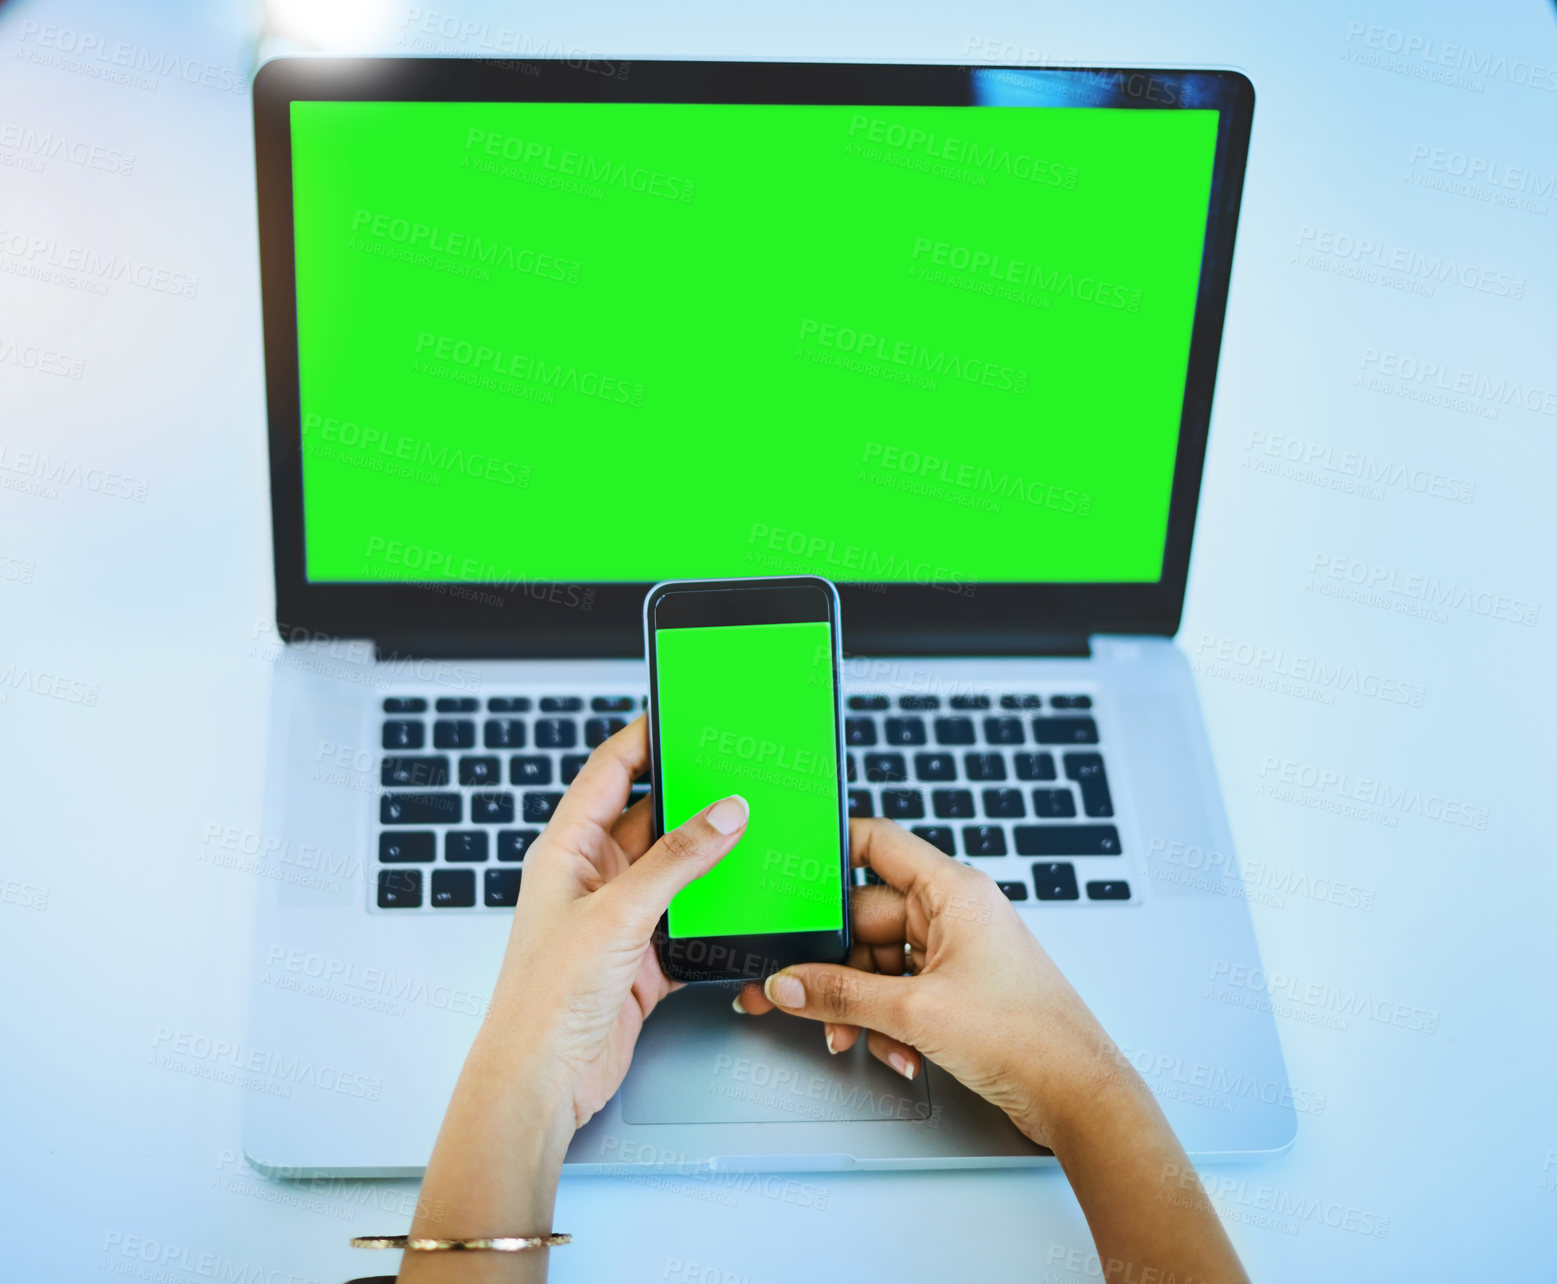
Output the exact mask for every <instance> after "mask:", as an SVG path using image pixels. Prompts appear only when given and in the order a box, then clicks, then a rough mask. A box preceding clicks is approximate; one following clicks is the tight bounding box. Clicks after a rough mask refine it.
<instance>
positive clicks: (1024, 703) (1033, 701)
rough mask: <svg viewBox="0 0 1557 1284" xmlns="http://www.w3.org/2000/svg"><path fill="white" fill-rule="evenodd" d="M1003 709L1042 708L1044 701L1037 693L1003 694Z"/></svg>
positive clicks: (1001, 703)
mask: <svg viewBox="0 0 1557 1284" xmlns="http://www.w3.org/2000/svg"><path fill="white" fill-rule="evenodd" d="M1000 707H1001V708H1002V709H1041V708H1043V701H1042V700H1041V699H1040V698H1039V697H1037V696H1035V695H1003V696H1001V697H1000Z"/></svg>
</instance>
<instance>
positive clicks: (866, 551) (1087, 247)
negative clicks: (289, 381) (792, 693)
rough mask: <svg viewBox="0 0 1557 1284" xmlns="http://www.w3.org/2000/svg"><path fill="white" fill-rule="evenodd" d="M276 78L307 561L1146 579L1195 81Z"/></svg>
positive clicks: (360, 575)
mask: <svg viewBox="0 0 1557 1284" xmlns="http://www.w3.org/2000/svg"><path fill="white" fill-rule="evenodd" d="M291 112H292V116H291V120H292V179H293V201H294V223H295V229H294V230H295V246H296V268H297V328H298V345H299V353H298V356H299V369H300V381H301V402H302V450H303V506H304V531H305V540H306V549H307V573H308V577H309V578H310V579H311V580H315V581H389V580H422V581H428V580H449V581H456V580H457V581H467V582H473V581H504V582H521V581H522V582H532V581H561V582H579V581H582V582H588V581H612V580H637V581H654V580H660V579H666V578H684V577H685V578H694V577H705V578H706V577H717V576H735V575H754V574H755V575H774V574H783V575H791V574H801V573H814V574H819V575H825V576H828V577H830V578H832V579H834V580H841V581H854V582H867V583H889V582H909V583H971V582H980V581H1137V582H1140V581H1153V580H1156V579H1158V578H1159V577H1160V574H1161V569H1162V556H1163V549H1164V543H1165V539H1166V532H1167V521H1168V500H1169V492H1170V488H1171V483H1172V478H1173V465H1174V457H1175V451H1176V448H1177V441H1178V426H1179V418H1180V413H1181V409H1182V403H1183V397H1184V383H1185V375H1186V370H1187V366H1188V353H1189V343H1190V330H1191V323H1192V320H1193V316H1194V308H1195V298H1196V292H1197V288H1198V283H1199V272H1200V259H1201V252H1202V246H1203V242H1204V236H1205V226H1206V213H1207V202H1208V200H1209V193H1210V184H1211V175H1212V160H1213V152H1214V145H1215V141H1216V130H1217V114H1216V112H1214V111H1199V110H1139V109H1102V108H1050V107H1044V108H1029V107H993V106H992V107H828V106H728V105H717V104H675V103H403V102H351V103H345V102H342V103H337V102H296V103H293V104H292V108H291ZM645 505H651V506H652V510H648V509H646V508H645ZM646 511H652V513H653V519H652V521H653V526H652V531H647V530H643V529H637V530H636V533H634V534H631V535H626V534H624V531H623V528H622V527H621V526H620V525H619V523H618V522H616V521H614V520H612V514H613V512H620V513H621V514H622V515H623V520H624V521H628V522H630V523H631V524H633V525H634V527H635V528H637V527H639V526H641V523H642V521H643V515H644V513H645V512H646ZM629 514H631V516H628V515H629Z"/></svg>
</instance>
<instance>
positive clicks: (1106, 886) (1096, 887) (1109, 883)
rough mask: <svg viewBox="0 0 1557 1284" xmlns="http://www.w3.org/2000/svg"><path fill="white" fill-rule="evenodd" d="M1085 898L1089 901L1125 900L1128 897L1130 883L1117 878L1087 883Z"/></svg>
mask: <svg viewBox="0 0 1557 1284" xmlns="http://www.w3.org/2000/svg"><path fill="white" fill-rule="evenodd" d="M1087 899H1088V900H1089V901H1127V900H1129V899H1130V884H1129V883H1126V882H1125V881H1123V880H1122V879H1118V878H1110V879H1104V880H1100V881H1098V882H1095V883H1088V884H1087Z"/></svg>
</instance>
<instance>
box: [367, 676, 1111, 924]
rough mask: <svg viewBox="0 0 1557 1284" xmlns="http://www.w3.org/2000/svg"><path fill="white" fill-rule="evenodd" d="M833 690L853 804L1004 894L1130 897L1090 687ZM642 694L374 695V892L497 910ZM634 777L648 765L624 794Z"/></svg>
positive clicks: (645, 787) (399, 906)
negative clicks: (980, 872) (1053, 690)
mask: <svg viewBox="0 0 1557 1284" xmlns="http://www.w3.org/2000/svg"><path fill="white" fill-rule="evenodd" d="M845 704H846V709H845V715H846V716H845V723H844V741H845V748H846V751H847V755H848V779H849V814H850V815H851V816H886V817H890V818H891V819H893V820H896V821H898V822H899V823H900V824H902V825H905V826H907V827H908V828H909V829H911V830H913V832H914V833H916V834H918V835H919V836H920V837H921V838H923V839H925V840H926V841H927V842H930V843H933V844H934V845H935V846H937V847H939V848H940V849H941V850H942V851H943V852H945V853H946V854H947V855H949V856H955V857H957V858H958V859H959V860H962V861H964V863H966V864H969V865H974V866H977V867H979V868H983V869H985V870H987V872H988V873H989V874H990V875H991V877H993V878H994V879H995V881H996V882H997V883H998V884H999V886H1000V889H1001V890H1002V891H1003V892H1004V893H1005V894H1006V895H1007V896H1008V897H1009V898H1010V899H1011V900H1013V901H1044V902H1056V903H1066V902H1070V903H1074V904H1078V905H1079V904H1125V903H1129V902H1130V901H1131V900H1133V899H1134V894H1133V893H1132V891H1131V886H1130V883H1129V882H1128V881H1127V880H1126V878H1125V877H1124V873H1123V869H1122V862H1121V861H1120V860H1119V859H1118V858H1119V857H1120V856H1121V855H1122V845H1121V841H1120V837H1119V830H1118V828H1117V827H1116V825H1115V823H1114V801H1113V796H1112V794H1111V792H1110V790H1109V778H1108V772H1107V770H1106V768H1105V766H1104V762H1103V752H1102V746H1101V745H1100V743H1099V740H1100V737H1099V733H1098V726H1097V722H1096V721H1095V719H1094V717H1093V713H1092V698H1091V696H1089V695H1083V694H1054V695H1039V694H1035V693H1032V692H1005V693H990V694H963V695H952V696H949V697H945V698H943V697H941V696H938V695H923V694H902V695H897V696H895V697H894V696H891V695H888V694H856V695H850V696H848V697H847V699H846V702H845ZM643 705H644V702H643V701H642V700H640V699H639V698H638V697H635V696H627V695H613V694H607V695H593V696H587V697H586V696H582V695H566V694H563V695H543V696H524V695H505V696H490V697H487V698H486V699H485V700H483V699H481V698H479V697H476V696H439V697H430V696H423V695H415V694H405V695H393V696H390V697H388V698H386V699H385V700H384V703H383V723H382V731H381V735H380V745H381V746H382V750H381V756H380V761H379V783H380V786H381V792H380V794H379V795H378V797H377V799H376V806H377V809H378V810H377V815H376V817H375V820H376V833H375V835H374V839H373V841H374V845H375V846H374V851H375V856H376V861H377V863H376V866H375V871H374V879H373V886H372V891H373V903H374V904H375V905H376V906H377V907H378V908H379V909H381V910H424V911H435V910H445V909H511V908H512V907H513V906H514V904H515V902H516V901H517V899H518V896H519V885H520V880H521V879H522V877H523V873H524V857H525V853H526V852H527V851H528V850H529V848H530V844H531V843H533V842H534V841H535V840H536V839H537V838H538V837H540V832H541V828H542V827H543V826H544V825H545V824H546V822H547V821H548V820H550V819H551V815H552V812H553V811H554V810H555V809H556V806H557V804H558V802H560V801H561V799H562V791H563V789H564V788H566V786H567V785H568V784H569V783H571V781H572V780H573V778H574V776H576V775H577V774H578V772H579V769H580V768H581V767H582V766H583V765H584V762H585V760H586V759H587V758H588V756H589V751H590V750H591V749H593V748H594V747H595V746H596V745H598V744H600V743H602V742H603V741H604V740H606V739H607V738H608V737H609V736H611V735H613V734H614V733H615V732H617V731H619V730H621V728H622V727H624V726H625V725H626V724H627V721H628V720H629V719H630V718H633V717H635V716H637V714H638V712H639V711H640V709H642V708H643ZM648 792H649V784H648V778H647V775H645V776H643V777H640V778H639V779H638V780H637V781H635V782H634V784H633V788H632V794H631V798H630V800H629V801H630V802H636V801H637V800H638V799H639V798H642V797H644V796H646V795H647V794H648ZM855 878H856V882H857V883H861V884H863V883H866V882H876V881H878V880H877V878H876V876H875V874H874V873H872V872H870V871H866V870H857V871H855Z"/></svg>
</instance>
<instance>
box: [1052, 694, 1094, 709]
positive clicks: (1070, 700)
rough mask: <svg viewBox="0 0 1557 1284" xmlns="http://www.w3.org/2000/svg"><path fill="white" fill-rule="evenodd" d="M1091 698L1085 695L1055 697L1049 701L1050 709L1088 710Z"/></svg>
mask: <svg viewBox="0 0 1557 1284" xmlns="http://www.w3.org/2000/svg"><path fill="white" fill-rule="evenodd" d="M1091 707H1092V697H1091V696H1086V695H1076V696H1055V697H1053V699H1051V700H1050V701H1049V708H1051V709H1090V708H1091Z"/></svg>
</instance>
